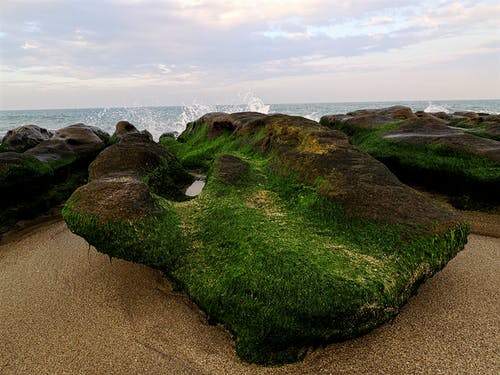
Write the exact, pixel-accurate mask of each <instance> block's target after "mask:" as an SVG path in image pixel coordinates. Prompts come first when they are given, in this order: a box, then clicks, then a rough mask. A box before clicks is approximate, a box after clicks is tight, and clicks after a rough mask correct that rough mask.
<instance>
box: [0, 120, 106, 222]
mask: <svg viewBox="0 0 500 375" xmlns="http://www.w3.org/2000/svg"><path fill="white" fill-rule="evenodd" d="M108 140H109V135H107V134H106V133H104V132H103V131H101V130H100V129H98V128H96V127H94V126H87V125H84V124H75V125H71V126H68V127H65V128H62V129H59V130H57V131H55V132H54V133H53V135H52V136H51V137H50V138H48V139H46V140H43V141H41V142H40V143H38V144H37V145H35V146H34V147H31V148H29V149H28V150H27V151H25V152H24V153H14V152H2V153H0V195H2V196H4V197H9V199H5V200H2V203H1V204H0V211H1V212H0V229H1V228H2V227H7V226H8V225H11V224H13V223H14V222H15V221H16V220H19V219H24V218H31V217H34V216H35V215H37V214H39V213H41V212H43V211H46V210H48V209H49V208H51V207H52V206H55V205H57V204H60V203H61V202H63V201H64V200H65V199H66V198H67V197H69V195H70V194H71V193H72V192H73V191H74V190H75V189H76V188H77V187H78V186H79V185H80V184H82V183H83V182H84V181H85V180H86V178H87V172H86V169H87V167H88V164H89V163H90V161H91V160H92V159H93V158H94V157H95V156H96V155H97V154H98V153H99V152H100V151H101V150H102V149H103V148H104V147H105V146H106V144H107V141H108Z"/></svg>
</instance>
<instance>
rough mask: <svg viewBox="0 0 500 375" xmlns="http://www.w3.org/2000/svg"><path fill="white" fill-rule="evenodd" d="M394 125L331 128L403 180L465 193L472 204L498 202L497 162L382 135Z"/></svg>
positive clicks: (454, 192)
mask: <svg viewBox="0 0 500 375" xmlns="http://www.w3.org/2000/svg"><path fill="white" fill-rule="evenodd" d="M396 126H397V123H391V124H387V125H386V126H384V127H381V128H377V129H374V128H368V129H360V128H356V127H352V126H349V125H347V124H345V123H342V122H338V123H336V124H335V126H334V127H335V128H336V129H338V130H341V131H343V132H345V133H346V134H347V135H348V136H349V139H350V141H351V143H353V144H355V145H356V146H358V147H359V148H361V149H362V150H363V151H365V152H367V153H368V154H370V155H372V156H373V157H375V158H377V159H378V160H380V161H382V162H383V163H385V164H386V165H387V166H388V167H389V168H390V169H391V170H392V171H393V172H394V173H395V174H396V175H397V176H398V177H399V178H400V179H401V180H403V182H407V183H417V184H421V185H424V186H428V187H429V188H431V189H436V190H438V191H441V192H443V193H446V194H450V195H452V196H453V195H454V196H457V195H458V196H459V195H464V194H465V195H466V196H469V198H470V199H472V200H477V202H476V204H475V205H474V206H475V207H477V206H483V205H484V204H490V203H491V204H497V203H498V194H497V192H498V191H499V189H500V166H499V164H498V163H496V162H494V161H492V160H489V159H487V158H483V157H480V156H476V155H472V154H468V153H465V152H462V151H459V150H453V149H450V148H447V147H444V146H440V145H427V146H418V145H412V144H408V143H403V142H398V141H394V140H391V139H386V138H383V137H382V135H383V134H384V133H385V132H387V131H389V130H391V129H393V128H394V127H396ZM459 208H463V207H459Z"/></svg>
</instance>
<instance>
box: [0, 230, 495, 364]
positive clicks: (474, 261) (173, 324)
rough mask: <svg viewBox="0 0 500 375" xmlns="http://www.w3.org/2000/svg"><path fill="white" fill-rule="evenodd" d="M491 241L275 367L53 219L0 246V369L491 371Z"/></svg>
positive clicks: (474, 243)
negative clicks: (349, 328)
mask: <svg viewBox="0 0 500 375" xmlns="http://www.w3.org/2000/svg"><path fill="white" fill-rule="evenodd" d="M499 253H500V238H492V237H485V236H479V235H471V236H470V237H469V243H468V245H467V247H466V249H465V250H464V251H462V252H461V253H460V254H459V255H458V256H457V257H456V258H455V259H453V260H452V261H451V262H450V263H449V264H448V266H447V267H446V268H445V269H444V270H443V271H442V272H440V273H438V274H437V275H436V276H434V277H433V278H432V279H430V280H429V281H428V282H427V283H426V284H425V285H423V286H422V287H421V288H420V290H419V292H418V294H417V295H416V296H415V297H413V298H412V299H411V300H410V301H409V303H408V304H407V305H406V306H405V307H404V308H403V309H402V311H401V313H400V315H398V317H397V318H395V319H394V321H392V322H390V323H388V324H385V325H383V326H382V327H380V328H378V329H376V330H374V331H373V332H371V333H369V334H367V335H365V336H363V337H360V338H358V339H356V340H351V341H347V342H343V343H338V344H331V345H328V346H326V347H325V348H320V349H317V350H316V351H314V352H312V353H310V354H308V356H307V357H306V358H305V360H304V361H302V362H299V363H296V364H292V365H287V366H283V367H271V368H265V367H259V366H256V365H248V364H244V363H242V362H241V361H239V359H238V358H237V356H236V354H235V352H234V344H233V341H232V339H231V336H230V335H229V334H228V333H227V332H226V331H225V330H224V328H223V327H221V326H210V325H208V324H207V323H206V321H205V319H204V316H203V314H202V313H201V312H200V311H198V309H197V308H196V306H193V305H192V304H191V303H190V302H189V300H188V299H187V298H186V297H185V296H184V295H182V294H179V293H176V292H174V291H172V289H171V287H170V284H169V283H168V282H167V281H166V280H165V279H164V278H163V277H162V275H161V273H160V272H158V271H155V270H152V269H150V268H148V267H145V266H142V265H137V264H132V263H129V262H126V261H122V260H115V259H113V260H112V261H110V259H109V258H108V257H107V256H105V255H102V254H100V253H98V252H96V251H95V250H94V249H93V248H89V246H88V245H87V244H86V242H85V241H84V240H83V239H81V238H79V237H77V236H75V235H73V234H72V233H70V232H69V230H68V229H67V227H66V225H65V224H64V223H63V222H61V221H60V220H59V221H56V222H52V223H47V224H45V225H42V226H38V227H37V228H35V229H33V230H32V231H29V232H28V233H23V234H22V236H21V238H17V239H16V240H11V242H8V243H6V244H3V245H1V246H0V374H46V373H47V374H49V373H50V374H55V373H57V374H65V373H66V374H69V373H71V374H96V373H106V374H338V373H344V374H403V373H404V374H440V373H441V374H498V373H500V353H499V349H500V342H499V341H500V340H499V322H500V318H499V317H500V314H499V312H500V301H499V298H498V291H499V290H500V272H499V270H500V267H499V265H500V264H499V259H500V258H499Z"/></svg>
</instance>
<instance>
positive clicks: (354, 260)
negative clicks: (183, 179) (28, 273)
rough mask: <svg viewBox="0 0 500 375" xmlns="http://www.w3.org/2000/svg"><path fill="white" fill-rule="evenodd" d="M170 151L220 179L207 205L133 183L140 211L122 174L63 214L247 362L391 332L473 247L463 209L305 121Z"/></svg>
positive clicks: (199, 140)
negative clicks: (440, 203) (222, 329)
mask: <svg viewBox="0 0 500 375" xmlns="http://www.w3.org/2000/svg"><path fill="white" fill-rule="evenodd" d="M125 139H126V138H125ZM122 141H123V140H121V141H120V142H122ZM160 142H161V143H163V145H164V146H165V147H166V148H168V149H169V150H170V151H171V152H172V153H173V154H175V156H176V159H175V160H176V161H177V160H178V161H177V162H176V164H175V165H176V166H182V165H184V166H189V168H198V169H201V170H205V171H206V172H207V173H208V177H207V183H206V185H205V188H204V190H203V191H202V193H201V194H200V195H199V196H198V197H197V198H195V199H191V200H183V201H173V200H167V199H165V198H164V197H161V196H158V195H155V194H153V193H152V192H151V190H150V188H149V187H148V186H147V183H149V181H150V180H148V179H143V178H141V177H140V176H141V175H143V174H144V172H141V174H139V177H137V176H136V175H134V174H133V173H129V174H128V175H127V176H123V175H122V176H121V177H120V178H132V179H133V180H134V181H133V182H130V181H129V183H130V184H131V186H132V185H133V186H135V187H134V189H132V190H133V191H136V193H137V197H140V198H136V196H135V195H133V197H134V199H133V201H134V202H138V201H139V202H142V203H141V205H140V209H137V210H133V209H131V207H129V205H130V204H131V203H130V202H131V201H132V199H129V198H130V197H129V196H128V195H127V191H131V190H128V188H125V187H120V186H122V185H117V186H115V187H110V185H106V184H108V183H109V182H110V181H111V180H112V179H113V178H117V177H113V176H112V175H109V176H107V177H106V176H103V177H101V178H98V179H97V180H95V181H91V182H90V184H89V185H87V186H86V187H82V188H80V189H78V190H77V191H76V192H75V193H74V194H73V196H72V197H71V198H70V200H69V201H68V203H67V204H66V206H65V208H64V210H63V216H64V218H65V220H66V221H67V223H68V226H69V227H70V229H71V230H73V231H74V232H75V233H77V234H79V235H81V236H83V237H84V238H85V239H87V241H89V243H91V244H93V245H94V246H95V247H96V248H97V249H98V250H99V251H102V252H104V253H106V254H109V255H110V256H117V257H120V258H124V259H129V260H132V261H136V262H141V263H144V264H147V265H150V266H153V267H157V268H159V269H161V270H163V271H164V272H165V273H166V274H167V275H168V276H169V277H170V278H171V279H172V280H174V281H175V282H176V284H177V285H178V286H179V288H181V289H182V290H184V291H185V292H186V293H187V294H188V295H189V296H190V298H191V299H192V300H193V301H195V302H196V303H197V304H198V305H199V306H200V307H201V308H202V309H203V310H204V311H205V312H206V313H207V315H208V316H209V319H210V320H212V321H217V322H222V323H223V324H224V325H225V326H226V327H227V328H228V329H229V330H230V331H231V332H232V333H233V335H234V337H235V340H236V350H237V353H238V354H239V355H240V357H241V358H242V359H244V360H245V361H248V362H255V363H261V364H271V363H284V362H290V361H294V360H297V359H299V358H301V357H302V356H303V355H304V353H305V352H306V351H307V349H308V348H309V347H314V346H317V345H322V344H325V343H328V342H332V341H336V340H343V339H347V338H352V337H355V336H358V335H360V334H363V333H365V332H367V331H369V330H370V329H373V328H374V327H376V326H377V325H379V324H381V323H383V322H386V321H387V320H389V319H390V318H391V317H393V316H394V315H395V314H397V312H398V310H399V308H400V307H401V306H402V305H403V304H404V303H405V302H406V301H407V300H408V298H409V297H410V296H411V294H412V293H414V292H415V290H416V288H417V287H418V285H419V284H420V283H421V282H423V281H424V280H425V279H427V278H428V277H430V276H431V275H432V274H434V273H435V272H437V271H438V270H440V269H441V268H442V267H444V266H445V265H446V263H447V262H448V261H449V260H450V259H451V258H453V257H454V256H455V254H456V253H457V252H458V251H460V250H461V249H462V248H463V246H464V244H465V242H466V240H467V234H468V227H467V225H465V224H464V223H462V222H461V221H460V220H458V219H457V218H456V217H455V216H454V215H453V214H452V213H451V212H448V211H446V210H445V209H443V208H440V207H437V206H435V205H434V204H433V203H432V202H431V201H430V200H428V199H426V198H425V197H423V196H420V195H419V194H418V193H417V192H416V191H414V190H413V189H410V188H408V187H407V186H405V185H403V184H402V183H400V182H399V181H398V180H397V179H396V178H395V177H394V176H393V175H392V174H391V173H390V172H389V170H388V169H387V168H385V167H384V166H383V165H382V164H381V163H379V162H377V161H376V160H374V159H373V158H371V157H370V156H368V155H366V154H365V153H363V152H362V151H360V150H359V149H357V148H356V147H354V146H352V145H350V144H349V142H348V140H347V137H346V136H345V135H343V134H342V133H340V132H337V131H334V130H330V129H327V128H324V127H322V126H320V125H319V124H318V123H315V122H313V121H310V120H306V119H304V118H300V117H292V116H284V115H273V116H266V115H262V114H257V113H238V114H231V115H228V114H221V113H216V114H209V115H206V116H204V117H202V118H201V119H200V120H198V121H196V122H194V123H191V124H189V125H188V127H187V130H186V131H185V132H184V133H183V134H182V135H181V137H180V139H179V140H176V139H175V138H173V137H163V138H162V139H161V140H160ZM155 147H156V146H155ZM177 163H178V164H177ZM157 168H158V167H157V166H156V167H152V168H151V169H149V170H148V171H147V173H154V171H155V170H157ZM176 168H177V167H176ZM177 172H178V171H177ZM167 173H171V172H168V171H167ZM167 180H168V179H167ZM92 184H94V185H92ZM99 184H102V186H101V187H98V186H97V185H99ZM104 186H106V187H104ZM101 188H102V189H104V191H108V192H113V191H114V193H112V194H96V191H100V190H99V189H101ZM106 189H110V190H106ZM134 194H135V193H134Z"/></svg>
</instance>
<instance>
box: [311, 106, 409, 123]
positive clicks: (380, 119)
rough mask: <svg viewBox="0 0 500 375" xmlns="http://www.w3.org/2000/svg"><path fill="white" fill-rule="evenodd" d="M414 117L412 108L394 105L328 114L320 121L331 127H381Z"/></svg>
mask: <svg viewBox="0 0 500 375" xmlns="http://www.w3.org/2000/svg"><path fill="white" fill-rule="evenodd" d="M414 118H416V116H415V115H414V114H413V112H412V111H411V109H410V108H408V107H404V106H393V107H388V108H381V109H361V110H358V111H353V112H349V113H347V114H346V115H326V116H323V117H322V118H321V119H320V123H321V124H322V125H324V126H328V127H331V128H336V126H338V125H340V124H345V125H348V126H351V127H355V128H371V127H380V126H383V125H386V124H387V123H389V122H394V121H399V120H405V119H414Z"/></svg>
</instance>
